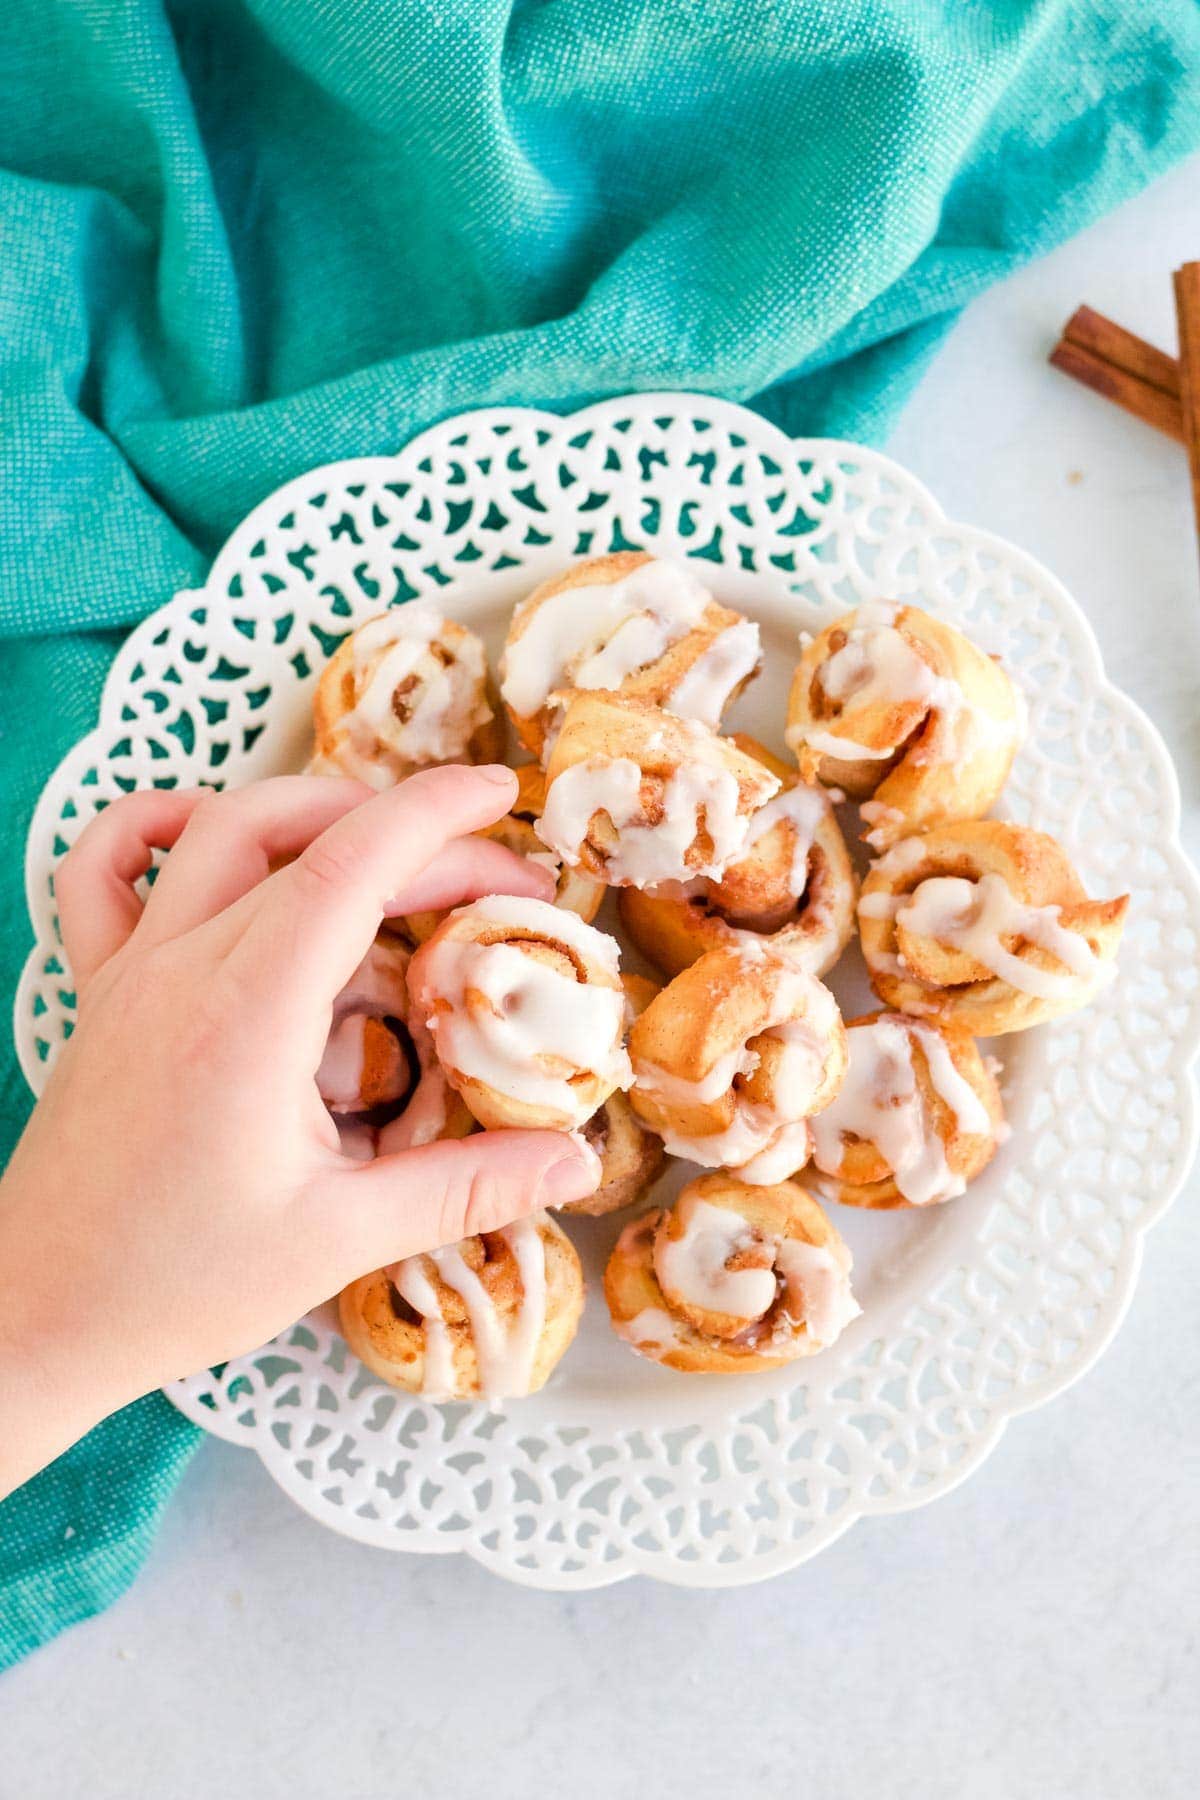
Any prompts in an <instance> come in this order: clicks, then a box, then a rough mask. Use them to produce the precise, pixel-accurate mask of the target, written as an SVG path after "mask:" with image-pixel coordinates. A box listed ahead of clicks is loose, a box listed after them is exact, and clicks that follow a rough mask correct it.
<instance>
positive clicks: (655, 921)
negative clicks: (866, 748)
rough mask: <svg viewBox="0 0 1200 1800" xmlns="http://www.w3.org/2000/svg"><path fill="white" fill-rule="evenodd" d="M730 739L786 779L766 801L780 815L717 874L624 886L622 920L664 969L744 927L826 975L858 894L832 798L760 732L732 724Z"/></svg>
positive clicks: (729, 939) (681, 965) (675, 968)
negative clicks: (759, 737) (802, 777)
mask: <svg viewBox="0 0 1200 1800" xmlns="http://www.w3.org/2000/svg"><path fill="white" fill-rule="evenodd" d="M730 741H731V742H732V743H734V744H736V745H737V747H738V749H739V750H741V751H742V752H744V754H745V755H747V756H751V757H753V758H754V760H755V761H756V762H759V763H761V764H762V765H763V767H764V768H766V769H768V770H770V772H771V774H773V775H775V776H777V777H778V779H779V780H780V781H781V782H782V784H783V788H782V792H781V794H779V795H776V796H775V798H774V799H772V800H769V801H768V802H767V803H766V809H767V810H768V811H769V812H770V815H771V817H772V818H774V819H775V820H776V822H775V823H773V824H771V825H770V826H769V827H768V829H766V830H760V831H756V832H755V835H754V837H753V840H752V842H751V843H750V845H749V847H748V848H747V849H746V850H745V851H744V852H742V854H740V855H739V856H737V857H735V858H734V859H733V861H732V862H731V863H729V864H728V865H727V866H726V868H725V871H724V874H723V875H721V876H720V877H719V878H717V879H715V880H710V879H705V878H701V879H700V880H698V881H695V882H690V883H688V884H687V885H686V886H679V887H675V888H671V887H669V886H668V887H660V888H656V889H653V890H651V891H644V890H642V889H640V888H632V887H625V888H622V889H621V890H620V892H619V894H618V902H617V903H618V907H619V909H620V914H621V923H622V925H623V926H624V928H625V930H626V932H627V933H628V935H629V936H630V938H631V939H632V940H633V942H634V943H635V944H636V945H637V947H638V949H639V950H640V951H641V952H642V954H643V956H648V957H649V958H650V960H651V962H653V963H655V964H657V966H658V967H659V968H660V969H662V970H663V972H664V973H665V974H667V975H677V974H678V973H679V972H680V970H681V969H686V968H687V967H688V966H689V965H690V964H691V963H694V962H695V961H696V959H697V957H700V956H703V955H704V953H705V951H707V950H716V949H719V948H721V947H722V946H724V945H730V944H735V943H737V942H738V941H739V934H744V933H746V932H753V933H754V934H755V935H757V936H761V937H765V938H768V939H770V940H771V941H772V942H773V943H775V944H776V945H778V946H780V947H786V948H787V949H788V950H789V952H794V953H795V954H796V955H798V956H799V957H800V958H801V960H802V961H803V963H804V966H805V968H807V969H809V970H811V972H812V973H813V974H814V975H822V974H824V973H825V971H826V970H827V969H830V968H832V967H833V965H834V963H835V962H836V961H837V959H838V957H839V956H840V955H841V953H842V951H843V950H844V949H845V947H846V945H847V944H848V943H849V941H850V938H851V936H852V935H853V932H854V906H855V902H856V900H857V898H858V879H857V877H856V876H855V873H854V869H853V866H852V864H851V861H850V853H849V851H848V850H847V848H846V843H845V839H844V838H843V837H842V833H841V829H840V827H839V825H838V822H837V819H836V817H835V816H834V812H833V808H832V806H831V805H830V802H829V800H828V797H827V796H826V795H825V793H824V791H823V790H822V789H820V788H816V787H811V788H810V787H803V786H802V785H801V784H800V781H799V778H798V776H797V775H796V772H795V770H790V769H788V767H787V765H786V764H785V763H783V762H782V761H781V760H780V759H779V758H778V757H777V756H773V755H772V754H771V752H770V751H769V750H768V749H766V748H765V746H764V745H762V744H760V743H758V742H757V741H756V740H755V739H754V738H751V737H747V736H746V735H745V734H744V733H742V732H734V733H733V734H732V737H731V739H730ZM789 808H791V809H792V810H791V812H790V816H789ZM752 830H755V827H754V825H753V823H752Z"/></svg>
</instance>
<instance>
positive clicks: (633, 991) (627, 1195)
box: [561, 975, 667, 1216]
mask: <svg viewBox="0 0 1200 1800" xmlns="http://www.w3.org/2000/svg"><path fill="white" fill-rule="evenodd" d="M621 981H622V984H623V986H624V988H625V1007H626V1016H627V1018H628V1019H629V1020H631V1021H632V1020H633V1019H636V1018H637V1017H639V1015H640V1014H641V1013H643V1012H645V1010H646V1008H647V1006H649V1004H650V1002H651V1000H653V998H654V996H655V994H657V993H658V992H659V987H658V983H657V982H654V981H647V979H646V977H645V976H644V975H623V976H622V977H621ZM580 1136H581V1137H582V1138H583V1139H584V1140H585V1141H586V1142H587V1143H589V1144H590V1145H591V1146H592V1149H593V1150H594V1151H595V1152H596V1154H597V1156H598V1157H599V1158H600V1185H599V1187H598V1188H597V1189H596V1191H595V1193H594V1194H589V1195H587V1197H586V1198H585V1199H583V1200H572V1201H571V1202H570V1203H569V1204H568V1205H567V1206H564V1207H562V1208H561V1210H562V1211H563V1212H565V1213H590V1214H592V1215H593V1216H598V1215H600V1214H601V1213H610V1212H617V1211H618V1210H619V1208H621V1207H622V1206H631V1205H632V1204H633V1202H634V1201H635V1200H640V1199H641V1197H642V1195H643V1194H644V1193H645V1192H646V1191H647V1189H648V1188H650V1187H651V1186H652V1185H653V1183H654V1182H655V1181H657V1180H658V1177H659V1176H660V1175H661V1174H662V1171H663V1168H664V1166H665V1164H666V1160H667V1155H666V1151H665V1149H664V1148H663V1142H662V1139H661V1138H660V1137H658V1136H657V1134H656V1133H655V1132H653V1131H648V1130H647V1128H646V1127H645V1126H644V1125H643V1124H642V1122H641V1120H640V1119H639V1118H638V1116H637V1114H636V1113H635V1112H634V1110H633V1108H632V1106H630V1104H629V1101H628V1100H627V1099H626V1097H625V1095H624V1094H623V1093H621V1092H620V1090H619V1089H618V1090H617V1092H616V1093H613V1094H610V1095H609V1096H608V1099H607V1100H606V1101H605V1102H604V1103H603V1105H602V1106H601V1107H600V1108H599V1110H598V1111H597V1112H594V1113H593V1114H592V1116H591V1118H590V1119H589V1120H588V1122H587V1124H586V1125H584V1126H583V1127H582V1129H581V1131H580Z"/></svg>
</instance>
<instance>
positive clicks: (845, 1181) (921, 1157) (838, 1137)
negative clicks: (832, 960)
mask: <svg viewBox="0 0 1200 1800" xmlns="http://www.w3.org/2000/svg"><path fill="white" fill-rule="evenodd" d="M846 1044H847V1049H848V1051H849V1062H848V1066H847V1069H846V1079H845V1081H844V1082H843V1084H842V1087H841V1090H840V1091H839V1093H838V1094H837V1095H836V1097H835V1098H834V1100H833V1101H832V1103H831V1104H830V1105H829V1106H827V1107H825V1109H824V1111H822V1112H819V1113H818V1114H817V1116H816V1118H815V1119H814V1120H813V1122H812V1132H813V1163H814V1165H815V1167H816V1168H817V1169H819V1170H820V1172H821V1178H820V1179H819V1180H818V1181H817V1183H816V1185H817V1187H818V1189H819V1191H820V1192H821V1193H822V1194H824V1195H825V1196H826V1197H827V1198H828V1199H830V1200H839V1201H841V1203H842V1205H843V1206H870V1207H876V1208H890V1207H897V1206H930V1205H933V1204H935V1203H937V1202H938V1201H942V1200H952V1199H954V1198H955V1197H956V1196H957V1195H959V1194H961V1193H963V1192H965V1190H966V1186H967V1183H968V1182H969V1181H972V1180H974V1178H975V1176H976V1175H978V1174H979V1172H980V1170H981V1169H982V1168H984V1167H985V1165H986V1164H987V1163H988V1162H990V1161H991V1158H992V1156H993V1155H994V1154H995V1150H996V1146H997V1144H998V1143H999V1142H1001V1140H1002V1138H1003V1136H1004V1135H1005V1133H1006V1130H1007V1128H1006V1127H1005V1125H1004V1113H1003V1108H1002V1107H1001V1104H1000V1090H999V1088H998V1087H997V1086H996V1080H995V1077H994V1076H993V1075H992V1074H991V1073H990V1071H989V1069H988V1067H987V1064H986V1063H985V1062H984V1060H983V1058H982V1056H980V1054H979V1050H978V1047H977V1046H976V1044H975V1041H974V1039H973V1038H969V1037H968V1036H967V1035H966V1033H965V1032H963V1031H958V1030H954V1029H952V1028H950V1027H948V1026H944V1025H934V1024H932V1023H931V1022H929V1021H927V1020H918V1019H909V1018H906V1017H905V1016H904V1014H903V1013H887V1012H877V1013H869V1014H867V1016H866V1017H864V1018H861V1019H852V1020H851V1021H850V1023H849V1024H848V1025H847V1027H846Z"/></svg>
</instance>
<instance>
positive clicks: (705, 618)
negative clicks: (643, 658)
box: [500, 550, 753, 758]
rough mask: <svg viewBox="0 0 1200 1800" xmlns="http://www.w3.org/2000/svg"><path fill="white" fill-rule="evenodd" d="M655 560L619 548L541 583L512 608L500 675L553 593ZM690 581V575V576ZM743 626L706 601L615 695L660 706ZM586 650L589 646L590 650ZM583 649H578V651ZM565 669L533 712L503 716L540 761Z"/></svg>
mask: <svg viewBox="0 0 1200 1800" xmlns="http://www.w3.org/2000/svg"><path fill="white" fill-rule="evenodd" d="M655 560H656V559H655V558H654V557H652V556H650V555H648V554H647V553H646V552H645V551H643V550H620V551H615V552H613V553H612V554H611V555H608V556H596V557H590V558H588V559H587V560H586V561H584V562H578V563H572V565H571V566H570V568H567V569H564V570H563V571H562V573H561V574H559V575H554V576H552V577H551V578H550V579H549V580H548V581H543V582H542V583H541V585H540V586H539V587H536V588H534V590H533V592H532V593H531V594H530V595H529V596H528V597H527V599H525V600H523V601H522V602H521V603H520V604H519V605H518V606H517V607H516V609H515V610H514V612H513V617H512V623H511V624H510V626H509V631H508V637H507V639H506V641H505V647H504V654H503V656H502V658H501V664H500V667H501V675H502V677H503V676H504V674H505V672H506V670H507V667H508V662H509V658H510V656H511V652H512V648H513V646H514V645H516V644H519V643H520V641H521V639H522V638H523V637H524V636H525V633H526V632H527V631H528V630H529V628H530V626H531V624H532V623H533V620H534V617H535V616H536V614H537V613H538V612H539V611H540V609H541V608H542V607H543V606H544V605H545V604H546V603H547V602H548V601H551V600H553V599H555V598H556V597H557V596H558V595H560V594H564V593H568V592H571V591H574V590H576V589H580V588H590V587H607V586H611V585H612V584H613V583H615V582H619V581H624V580H625V578H626V577H627V576H628V575H631V574H633V573H634V572H635V571H636V570H638V569H641V568H645V567H647V566H648V565H650V564H652V563H654V562H655ZM689 574H690V575H691V578H692V579H694V578H695V577H694V572H689ZM739 623H742V615H741V614H740V613H736V612H733V611H731V610H730V609H729V608H728V607H725V606H721V605H720V604H719V603H718V602H717V601H716V600H713V599H712V598H711V597H709V598H708V599H707V601H706V603H705V604H704V606H703V609H702V611H701V613H700V616H699V618H698V619H697V621H696V623H695V625H694V626H693V627H692V628H691V629H690V630H688V631H687V632H686V633H685V634H684V635H683V636H681V637H679V638H677V639H676V640H675V642H674V643H672V644H670V645H668V646H667V648H666V649H665V650H664V651H663V652H662V653H661V654H660V655H658V656H656V657H654V658H653V659H652V660H651V661H649V662H647V663H645V664H644V665H643V666H642V667H640V668H637V669H634V670H633V671H631V672H630V673H629V674H628V675H627V676H626V677H625V679H624V680H623V681H622V682H621V684H620V691H621V692H622V693H623V694H627V695H629V696H630V697H631V698H633V699H637V700H645V701H647V702H648V703H649V704H651V705H653V706H660V707H661V706H665V705H667V703H668V702H669V700H670V698H671V696H672V694H673V693H674V691H675V689H676V688H677V687H678V686H679V684H680V682H681V681H682V680H683V678H684V677H685V676H686V675H687V673H688V671H689V670H691V669H692V668H694V667H695V665H696V663H697V662H699V660H700V659H701V657H703V656H704V655H705V653H706V652H707V651H710V650H711V649H712V647H713V645H714V643H715V642H716V640H717V639H718V638H719V637H720V636H721V634H722V632H725V631H728V630H729V629H730V628H731V627H733V626H735V625H738V624H739ZM590 647H591V646H589V648H590ZM583 648H584V646H580V651H582V650H583ZM752 673H753V671H751V672H749V673H747V675H746V676H745V677H744V678H743V679H742V680H741V681H739V682H738V683H737V685H736V686H735V687H734V688H733V689H732V690H731V691H730V693H729V694H728V697H727V699H726V701H725V704H726V705H729V704H731V703H732V701H733V700H734V699H735V698H736V697H737V695H738V694H739V693H740V692H741V691H742V689H743V688H744V687H745V685H746V682H747V681H748V680H750V679H751V674H752ZM573 691H574V690H573V684H572V681H571V678H570V670H569V669H568V670H567V671H565V672H564V676H563V679H562V680H561V681H559V682H557V683H556V684H555V687H554V690H553V697H552V698H550V697H548V698H547V700H546V702H545V703H544V704H543V705H541V706H539V707H538V708H536V709H535V710H534V711H533V712H529V713H521V712H519V711H517V710H516V708H514V707H513V706H511V705H510V706H508V715H509V718H510V719H511V720H512V723H513V727H514V729H515V731H516V733H517V736H518V737H519V738H520V740H521V742H522V743H523V744H524V746H525V748H526V749H527V750H529V751H530V752H531V753H532V754H533V755H534V756H536V757H538V758H543V757H544V754H545V751H546V749H547V742H546V740H547V735H548V733H549V731H550V728H551V726H552V724H553V722H554V719H555V717H556V715H557V714H558V712H559V710H560V709H561V706H562V704H563V700H564V698H565V697H566V696H568V695H570V694H571V693H572V692H573Z"/></svg>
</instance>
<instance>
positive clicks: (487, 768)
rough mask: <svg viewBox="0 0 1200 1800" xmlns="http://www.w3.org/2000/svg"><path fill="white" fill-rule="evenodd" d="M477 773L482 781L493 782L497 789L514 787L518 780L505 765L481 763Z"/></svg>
mask: <svg viewBox="0 0 1200 1800" xmlns="http://www.w3.org/2000/svg"><path fill="white" fill-rule="evenodd" d="M475 773H476V775H478V777H479V779H480V780H481V781H491V782H493V783H494V784H495V785H496V787H512V786H513V785H514V784H515V782H516V779H517V778H516V776H515V775H514V774H513V772H512V770H511V769H506V768H505V767H504V764H503V763H480V764H479V766H478V768H477V769H476V770H475Z"/></svg>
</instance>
